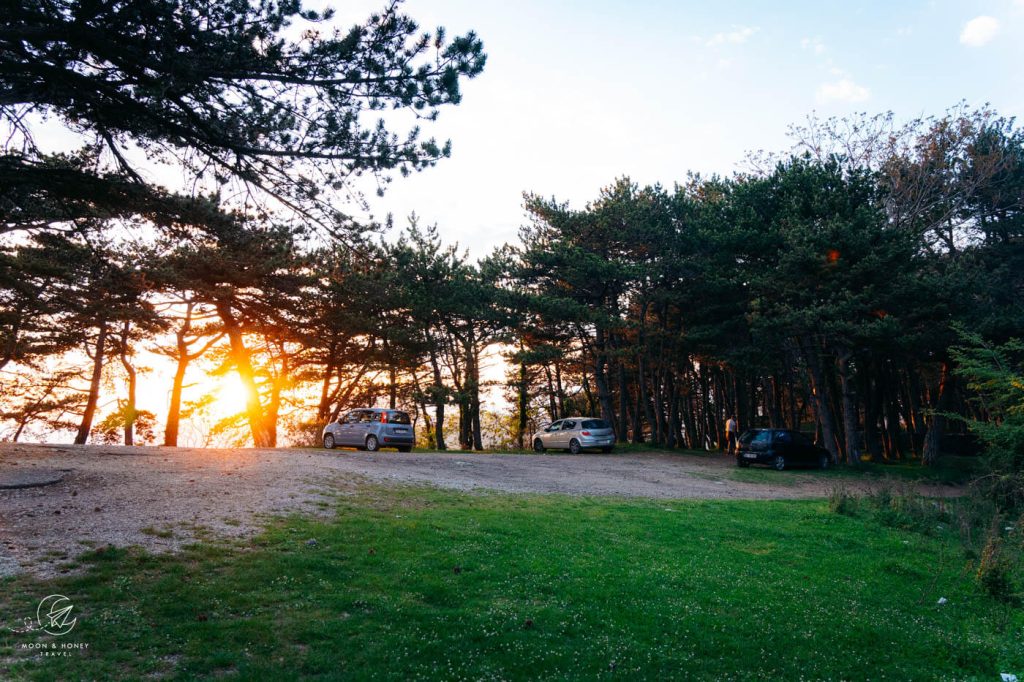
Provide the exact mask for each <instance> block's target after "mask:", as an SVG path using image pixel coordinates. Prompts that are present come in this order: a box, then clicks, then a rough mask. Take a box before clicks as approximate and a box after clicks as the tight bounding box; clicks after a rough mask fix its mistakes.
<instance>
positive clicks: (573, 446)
mask: <svg viewBox="0 0 1024 682" xmlns="http://www.w3.org/2000/svg"><path fill="white" fill-rule="evenodd" d="M582 449H583V448H581V447H580V442H579V441H578V440H576V439H575V438H573V439H572V440H571V441H569V452H571V453H572V454H574V455H578V454H580V450H582Z"/></svg>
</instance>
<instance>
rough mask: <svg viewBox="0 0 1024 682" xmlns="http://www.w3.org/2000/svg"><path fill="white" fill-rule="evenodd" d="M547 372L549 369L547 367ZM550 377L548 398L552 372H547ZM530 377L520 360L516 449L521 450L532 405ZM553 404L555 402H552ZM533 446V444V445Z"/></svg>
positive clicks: (520, 347)
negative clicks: (528, 412) (529, 409)
mask: <svg viewBox="0 0 1024 682" xmlns="http://www.w3.org/2000/svg"><path fill="white" fill-rule="evenodd" d="M519 352H520V355H521V354H522V353H523V347H522V345H520V346H519ZM545 370H547V367H545ZM547 377H548V396H549V397H550V395H551V371H550V370H547ZM527 383H528V377H527V373H526V362H525V361H524V360H523V359H522V358H520V360H519V381H518V382H517V384H518V385H517V387H516V388H517V390H518V394H517V399H516V412H517V415H516V416H517V418H516V447H517V448H519V449H520V450H522V449H524V448H525V447H526V442H525V441H526V424H527V421H528V420H529V415H528V414H527V413H526V411H527V409H528V408H529V405H530V394H529V390H530V389H529V386H528V385H527ZM552 402H553V401H552ZM531 445H532V443H531Z"/></svg>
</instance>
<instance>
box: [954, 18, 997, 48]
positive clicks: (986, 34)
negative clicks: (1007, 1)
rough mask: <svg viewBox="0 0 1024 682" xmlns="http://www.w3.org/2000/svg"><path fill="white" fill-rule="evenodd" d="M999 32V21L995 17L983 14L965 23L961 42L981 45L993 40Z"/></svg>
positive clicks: (974, 45)
mask: <svg viewBox="0 0 1024 682" xmlns="http://www.w3.org/2000/svg"><path fill="white" fill-rule="evenodd" d="M997 33H999V21H998V20H997V19H996V18H995V17H990V16H987V15H984V14H983V15H981V16H980V17H974V18H973V19H971V20H970V21H968V22H967V23H966V24H964V30H963V31H961V32H960V42H961V43H963V44H964V45H967V46H968V47H981V46H982V45H987V44H988V43H990V42H992V39H993V38H995V37H996V34H997Z"/></svg>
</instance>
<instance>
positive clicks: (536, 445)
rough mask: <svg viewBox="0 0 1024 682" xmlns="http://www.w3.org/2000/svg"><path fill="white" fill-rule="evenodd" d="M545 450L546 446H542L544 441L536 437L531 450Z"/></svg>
mask: <svg viewBox="0 0 1024 682" xmlns="http://www.w3.org/2000/svg"><path fill="white" fill-rule="evenodd" d="M546 450H547V448H545V447H544V443H543V442H542V441H541V439H540V438H538V439H536V440H535V441H533V451H534V452H544V451H546Z"/></svg>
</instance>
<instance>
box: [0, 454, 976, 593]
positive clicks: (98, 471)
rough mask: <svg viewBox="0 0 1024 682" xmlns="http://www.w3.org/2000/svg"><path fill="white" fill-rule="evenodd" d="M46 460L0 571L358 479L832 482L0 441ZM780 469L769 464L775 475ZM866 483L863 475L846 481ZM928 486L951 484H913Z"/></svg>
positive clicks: (491, 460)
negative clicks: (55, 473)
mask: <svg viewBox="0 0 1024 682" xmlns="http://www.w3.org/2000/svg"><path fill="white" fill-rule="evenodd" d="M34 470H37V471H40V472H41V471H43V470H47V471H52V470H59V471H60V472H61V473H62V474H63V479H62V480H60V481H59V482H57V483H55V484H53V485H49V486H47V487H43V488H23V489H13V490H0V576H3V575H9V574H13V573H18V572H22V571H27V572H31V573H34V574H37V575H40V576H52V575H56V574H59V573H62V572H67V571H70V570H73V566H72V565H71V564H69V562H71V560H73V559H74V557H76V556H78V555H79V554H80V553H82V552H84V551H87V550H88V549H90V548H93V547H100V546H103V545H107V544H113V545H118V546H123V545H133V544H137V545H141V546H143V547H145V548H147V549H149V550H150V551H158V552H159V551H172V550H174V549H176V548H178V547H180V546H181V545H182V544H186V543H189V542H192V541H194V540H195V539H197V538H198V537H202V536H203V535H205V534H207V533H211V532H212V533H214V534H217V535H222V536H228V537H243V536H247V535H250V534H252V533H254V532H257V531H258V530H259V528H260V527H261V521H262V519H264V518H265V517H266V516H267V515H277V514H287V513H292V512H302V513H322V512H323V511H324V509H325V508H327V507H328V505H329V502H330V499H331V497H332V496H333V495H334V494H336V493H337V492H341V491H344V490H345V489H346V488H349V487H351V486H353V485H354V484H355V483H356V482H357V481H358V480H359V479H361V478H366V479H370V480H374V481H379V482H389V481H390V482H395V483H426V484H431V485H437V486H441V487H445V488H452V489H456V490H479V489H487V490H499V491H504V492H524V493H563V494H569V495H616V496H631V497H653V498H664V499H678V498H707V499H783V498H785V499H792V498H807V497H822V496H825V495H827V494H828V491H829V489H830V488H831V487H832V486H833V485H834V484H835V480H830V479H821V478H819V477H816V476H813V475H806V474H805V475H800V474H797V473H794V474H791V477H788V478H785V479H782V478H780V482H779V483H778V484H775V483H772V482H767V483H766V482H743V481H735V480H731V478H730V475H731V474H732V473H733V472H734V471H735V469H734V465H733V464H732V462H731V460H729V459H728V458H725V457H722V458H714V457H696V456H685V455H658V454H644V455H621V456H618V455H578V456H571V455H543V456H538V455H489V454H488V455H482V454H473V455H466V454H447V453H443V454H442V453H415V454H398V453H394V452H380V453H367V452H353V451H345V450H333V451H324V450H283V449H282V450H255V449H232V450H204V449H188V448H123V447H107V446H46V445H0V474H9V475H13V472H21V475H24V476H27V475H29V474H28V473H27V472H32V471H34ZM780 476H781V475H780ZM846 485H847V486H848V487H852V488H861V489H867V488H869V487H870V484H869V483H866V482H865V483H861V482H857V483H853V484H850V483H847V484H846ZM922 492H925V493H926V494H931V495H949V494H955V493H956V489H950V488H943V487H936V488H923V489H922Z"/></svg>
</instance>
